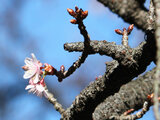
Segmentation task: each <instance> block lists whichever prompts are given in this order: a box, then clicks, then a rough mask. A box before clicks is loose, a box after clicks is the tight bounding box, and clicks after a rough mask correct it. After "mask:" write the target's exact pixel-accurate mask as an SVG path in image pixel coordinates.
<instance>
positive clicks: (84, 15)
mask: <svg viewBox="0 0 160 120" xmlns="http://www.w3.org/2000/svg"><path fill="white" fill-rule="evenodd" d="M87 16H88V10H86V11H83V12H82V19H85V18H86V17H87Z"/></svg>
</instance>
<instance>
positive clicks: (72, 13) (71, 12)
mask: <svg viewBox="0 0 160 120" xmlns="http://www.w3.org/2000/svg"><path fill="white" fill-rule="evenodd" d="M67 11H68V13H69V14H70V15H71V16H73V17H74V16H75V15H76V13H75V12H74V10H72V9H70V8H67Z"/></svg>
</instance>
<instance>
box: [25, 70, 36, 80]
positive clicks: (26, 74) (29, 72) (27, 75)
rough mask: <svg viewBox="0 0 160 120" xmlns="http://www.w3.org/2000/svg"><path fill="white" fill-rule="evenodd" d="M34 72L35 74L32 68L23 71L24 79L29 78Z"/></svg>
mask: <svg viewBox="0 0 160 120" xmlns="http://www.w3.org/2000/svg"><path fill="white" fill-rule="evenodd" d="M34 74H35V71H34V70H27V71H25V72H24V75H23V78H24V79H28V78H31V77H33V76H34Z"/></svg>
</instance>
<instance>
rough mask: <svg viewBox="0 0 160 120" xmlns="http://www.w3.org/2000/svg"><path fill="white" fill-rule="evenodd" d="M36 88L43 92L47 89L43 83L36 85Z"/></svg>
mask: <svg viewBox="0 0 160 120" xmlns="http://www.w3.org/2000/svg"><path fill="white" fill-rule="evenodd" d="M36 90H37V91H38V92H43V91H44V90H45V88H44V87H43V86H42V85H36Z"/></svg>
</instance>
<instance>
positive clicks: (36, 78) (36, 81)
mask: <svg viewBox="0 0 160 120" xmlns="http://www.w3.org/2000/svg"><path fill="white" fill-rule="evenodd" d="M39 81H40V79H39V74H38V73H36V75H35V78H34V79H33V83H34V84H36V83H38V82H39Z"/></svg>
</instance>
